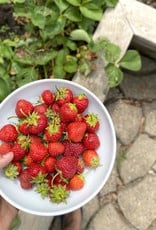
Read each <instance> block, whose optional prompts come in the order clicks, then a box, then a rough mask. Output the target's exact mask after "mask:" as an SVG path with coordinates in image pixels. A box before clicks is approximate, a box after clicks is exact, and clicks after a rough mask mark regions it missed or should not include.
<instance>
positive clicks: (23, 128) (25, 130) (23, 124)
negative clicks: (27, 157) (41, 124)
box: [18, 120, 29, 135]
mask: <svg viewBox="0 0 156 230" xmlns="http://www.w3.org/2000/svg"><path fill="white" fill-rule="evenodd" d="M18 130H19V131H20V132H21V133H22V134H24V135H27V134H29V125H28V122H27V121H26V120H21V121H20V122H19V125H18Z"/></svg>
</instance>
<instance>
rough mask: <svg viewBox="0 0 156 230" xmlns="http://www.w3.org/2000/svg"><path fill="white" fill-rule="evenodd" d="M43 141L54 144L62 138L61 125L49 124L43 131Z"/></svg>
mask: <svg viewBox="0 0 156 230" xmlns="http://www.w3.org/2000/svg"><path fill="white" fill-rule="evenodd" d="M44 133H45V139H46V140H47V141H48V142H56V141H58V140H59V139H60V138H61V137H62V133H63V132H62V127H61V124H55V123H51V124H49V125H48V126H47V128H46V130H45V132H44Z"/></svg>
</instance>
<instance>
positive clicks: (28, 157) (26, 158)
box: [23, 153, 34, 167]
mask: <svg viewBox="0 0 156 230" xmlns="http://www.w3.org/2000/svg"><path fill="white" fill-rule="evenodd" d="M33 163H34V161H33V159H32V157H31V155H30V153H28V154H27V155H25V156H24V158H23V164H24V165H25V166H28V167H29V166H31V165H32V164H33Z"/></svg>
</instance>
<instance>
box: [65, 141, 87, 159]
mask: <svg viewBox="0 0 156 230" xmlns="http://www.w3.org/2000/svg"><path fill="white" fill-rule="evenodd" d="M63 144H64V146H65V150H64V155H65V156H75V157H78V156H79V155H80V154H81V153H82V152H83V150H84V146H83V144H82V143H73V142H70V141H64V142H63Z"/></svg>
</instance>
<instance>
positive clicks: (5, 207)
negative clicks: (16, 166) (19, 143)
mask: <svg viewBox="0 0 156 230" xmlns="http://www.w3.org/2000/svg"><path fill="white" fill-rule="evenodd" d="M12 159H13V153H12V152H9V153H7V154H4V155H0V169H2V168H4V167H5V166H6V165H8V164H9V163H10V162H11V160H12ZM16 215H17V209H16V208H14V207H13V206H12V205H10V204H9V203H8V202H7V201H5V200H4V199H3V198H2V197H0V226H1V229H2V230H9V228H10V225H11V223H12V221H13V219H14V218H15V216H16Z"/></svg>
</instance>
